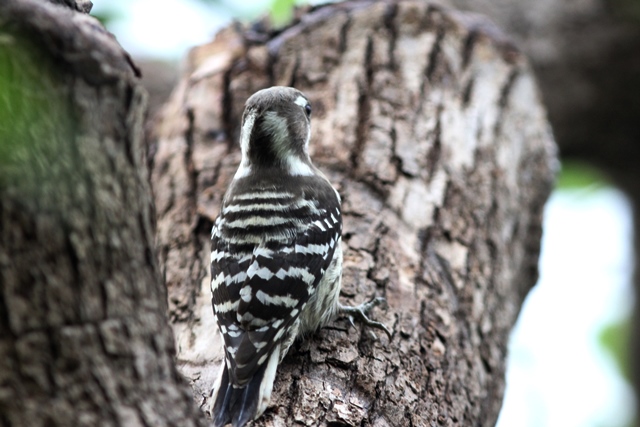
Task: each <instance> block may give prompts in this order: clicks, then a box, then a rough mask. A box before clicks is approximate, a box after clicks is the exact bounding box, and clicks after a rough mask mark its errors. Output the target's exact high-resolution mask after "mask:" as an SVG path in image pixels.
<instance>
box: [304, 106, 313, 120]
mask: <svg viewBox="0 0 640 427" xmlns="http://www.w3.org/2000/svg"><path fill="white" fill-rule="evenodd" d="M304 112H305V113H307V117H311V104H307V105H305V106H304Z"/></svg>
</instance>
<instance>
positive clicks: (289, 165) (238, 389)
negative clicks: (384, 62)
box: [210, 86, 391, 427]
mask: <svg viewBox="0 0 640 427" xmlns="http://www.w3.org/2000/svg"><path fill="white" fill-rule="evenodd" d="M311 111H312V109H311V104H310V102H309V99H308V98H307V97H306V96H305V95H304V94H303V93H302V92H300V91H298V90H297V89H294V88H291V87H284V86H274V87H270V88H267V89H262V90H260V91H258V92H256V93H254V94H253V95H252V96H251V97H249V98H248V99H247V101H246V103H245V108H244V113H243V115H242V122H241V129H240V150H241V153H242V159H241V162H240V165H239V167H238V169H237V172H236V173H235V175H234V177H233V180H232V182H231V184H230V185H229V188H228V189H227V192H226V193H225V196H224V198H223V202H222V207H221V210H220V213H219V215H218V217H217V218H216V220H215V221H214V224H213V228H212V231H211V293H212V305H213V312H214V315H215V318H216V322H217V325H218V328H219V330H220V333H221V335H222V343H223V347H224V355H225V358H224V362H223V363H222V366H221V371H220V374H219V375H218V377H217V380H216V383H215V385H214V387H213V391H212V395H211V399H210V411H211V415H212V417H213V421H214V426H216V427H220V426H224V425H227V424H229V423H231V424H232V425H233V427H242V426H244V425H246V424H247V423H248V422H250V421H251V420H255V419H256V418H258V417H260V415H262V413H263V412H264V411H265V410H266V408H267V406H268V404H269V401H270V399H271V391H272V388H273V383H274V379H275V375H276V370H277V367H278V364H279V363H280V362H281V361H282V359H283V358H284V357H285V355H286V354H287V352H288V350H289V348H290V347H291V345H292V344H293V342H294V340H295V339H296V338H297V337H299V336H304V335H305V334H309V333H312V332H314V331H316V330H317V329H319V328H320V327H322V326H324V325H326V324H327V323H328V322H330V321H331V319H332V318H333V317H334V316H335V315H336V314H337V313H338V312H340V313H342V314H345V315H347V316H350V318H351V317H352V316H357V317H359V318H360V319H361V320H362V321H364V322H365V324H368V325H370V326H374V327H379V328H381V329H383V330H385V332H387V334H389V336H391V335H390V331H389V330H388V329H387V328H386V326H385V325H383V324H382V323H379V322H375V321H372V320H370V319H368V318H367V317H366V314H365V313H366V311H367V310H369V309H370V308H371V307H373V306H375V305H377V304H378V303H380V301H381V299H380V298H375V299H374V300H372V301H370V302H369V303H366V304H364V305H362V306H358V307H348V306H342V305H341V304H340V303H339V301H338V296H339V293H340V282H341V275H342V247H341V241H342V212H341V206H340V204H341V198H340V195H339V193H338V192H337V191H336V189H335V188H334V187H333V186H332V185H331V183H330V182H329V180H328V179H327V177H326V176H325V175H324V174H323V173H322V172H321V171H320V170H319V169H318V168H316V167H315V166H314V165H313V163H312V162H311V159H310V157H309V140H310V138H311Z"/></svg>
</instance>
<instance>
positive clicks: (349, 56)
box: [150, 1, 556, 426]
mask: <svg viewBox="0 0 640 427" xmlns="http://www.w3.org/2000/svg"><path fill="white" fill-rule="evenodd" d="M271 85H288V86H295V87H296V88H298V89H300V90H302V91H303V92H305V93H306V94H307V95H308V97H309V98H310V100H311V103H312V105H313V119H312V140H311V151H312V153H311V154H312V159H314V162H315V163H316V165H318V166H319V167H320V168H321V169H322V170H323V171H324V172H325V173H326V174H327V176H328V177H329V179H330V180H331V182H332V183H334V185H335V186H336V187H337V188H338V190H339V192H340V194H341V196H342V198H343V212H344V237H343V241H344V243H343V249H344V251H345V262H344V274H343V285H342V286H343V288H342V293H341V301H342V302H343V303H346V304H350V305H355V304H359V303H361V302H364V301H367V300H369V299H370V298H371V297H373V296H383V297H385V298H386V299H387V301H388V306H387V307H386V308H384V309H376V310H375V311H374V312H373V317H374V318H375V319H376V320H380V321H383V322H385V323H386V324H387V325H388V326H389V327H391V328H392V329H393V331H394V333H393V337H392V339H391V340H389V339H388V338H387V337H386V336H384V335H382V334H378V336H377V337H374V336H372V335H371V334H370V333H369V331H367V330H364V331H363V330H362V329H361V327H360V326H357V327H356V328H355V329H353V328H350V327H349V324H348V322H347V321H346V320H344V319H338V320H336V321H335V322H334V323H332V324H331V325H330V326H328V327H326V328H324V329H322V330H321V331H319V332H318V333H317V334H315V335H313V336H311V337H308V338H307V339H306V340H304V341H301V342H299V343H297V344H295V345H294V348H293V349H292V350H291V351H290V353H289V355H288V356H287V357H286V358H285V360H284V361H283V364H282V365H281V366H280V368H279V372H278V375H277V377H276V384H275V389H274V396H273V398H272V402H271V405H270V407H269V409H268V410H267V412H266V413H265V415H264V416H263V417H262V418H261V419H260V420H259V421H258V422H256V423H255V425H257V426H263V425H264V426H266V425H283V426H284V425H310V426H312V425H334V426H337V425H344V426H359V425H372V426H387V425H389V426H409V425H411V426H426V425H446V426H455V425H459V426H492V425H494V424H495V420H496V418H497V416H498V412H499V409H500V405H501V402H502V394H503V390H504V368H505V358H506V347H507V341H508V337H509V332H510V330H511V327H512V326H513V324H514V322H515V320H516V317H517V315H518V312H519V309H520V306H521V304H522V301H523V299H524V297H525V296H526V294H527V292H528V291H529V289H530V288H531V287H532V286H533V285H534V284H535V281H536V279H537V261H538V254H539V244H540V236H541V216H542V209H543V205H544V203H545V201H546V199H547V196H548V194H549V192H550V190H551V186H552V182H553V177H554V173H555V168H556V160H555V149H554V147H555V145H554V142H553V138H552V135H551V130H550V126H549V123H548V122H547V118H546V113H545V110H544V108H543V107H542V104H541V100H540V96H539V93H538V90H537V87H536V83H535V81H534V78H533V73H532V70H531V68H530V66H529V64H528V62H527V60H526V59H525V58H524V56H523V55H522V54H521V53H520V52H519V51H518V50H517V49H516V48H515V47H514V46H513V45H512V44H511V43H510V42H509V40H508V39H507V38H506V37H505V36H504V35H503V34H502V33H501V32H500V31H498V30H497V29H496V27H494V26H493V25H492V24H490V23H489V22H488V21H486V20H484V19H482V18H481V17H479V16H477V15H472V14H469V13H462V12H456V11H453V10H451V9H446V8H443V7H440V6H435V5H431V4H429V3H426V2H423V1H399V2H373V1H354V2H346V3H341V4H336V5H328V6H323V7H318V8H311V9H308V10H306V11H305V12H304V13H303V14H301V15H300V16H298V18H297V19H296V21H295V22H294V23H293V24H292V25H291V26H289V27H288V28H286V29H284V30H282V31H270V30H269V29H268V28H267V27H266V26H265V25H263V24H256V25H254V26H253V27H251V28H248V29H242V28H238V27H236V26H231V27H229V28H226V29H225V30H223V31H222V32H220V33H219V34H218V36H217V37H216V39H215V40H214V41H213V42H212V43H210V44H207V45H204V46H200V47H198V48H195V49H194V50H192V51H191V53H190V56H189V60H188V64H187V67H186V70H185V72H184V74H183V75H182V77H181V79H180V81H179V83H178V85H177V87H176V89H175V91H174V93H173V95H172V97H171V99H170V101H169V102H168V103H167V105H165V107H164V108H163V110H162V112H161V114H160V116H159V117H158V119H157V122H156V126H155V127H154V130H153V136H152V138H151V145H150V147H151V164H152V170H151V182H152V185H153V191H154V195H155V201H156V210H157V239H158V250H159V256H160V263H161V266H162V269H163V271H164V274H165V277H166V282H167V286H168V293H169V315H170V319H171V322H172V325H173V328H174V333H175V337H176V343H177V350H178V353H177V359H178V366H179V368H180V369H181V371H182V372H183V373H184V375H185V376H186V377H187V378H188V379H189V380H190V381H191V383H192V386H193V388H194V392H195V397H196V400H197V402H198V404H200V405H201V406H202V407H203V408H206V407H207V405H206V401H207V399H208V397H209V394H210V391H211V387H212V384H213V381H214V379H215V376H216V375H217V373H218V369H219V365H220V363H221V361H222V347H221V343H220V338H219V336H218V331H217V328H216V326H215V322H214V319H213V315H212V310H211V306H210V293H209V280H210V279H209V277H208V265H209V233H210V229H211V225H212V221H213V219H214V218H215V217H216V215H217V213H218V210H219V207H220V204H221V201H222V196H223V194H224V191H225V189H226V188H227V186H228V184H229V182H230V180H231V178H232V176H233V174H234V172H235V169H236V168H237V165H238V163H239V160H240V150H239V147H238V144H237V139H238V130H239V121H240V117H241V114H242V110H243V104H244V101H245V100H246V99H247V98H248V97H249V96H250V95H251V94H252V93H254V92H255V91H257V90H259V89H261V88H264V87H268V86H271Z"/></svg>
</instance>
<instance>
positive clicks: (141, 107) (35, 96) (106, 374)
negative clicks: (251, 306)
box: [0, 0, 205, 427]
mask: <svg viewBox="0 0 640 427" xmlns="http://www.w3.org/2000/svg"><path fill="white" fill-rule="evenodd" d="M58 3H60V5H56V4H53V3H48V2H42V1H32V0H21V1H15V0H4V1H2V2H0V425H2V426H14V427H15V426H29V427H32V426H92V427H93V426H194V425H205V422H204V420H203V417H202V415H201V413H200V411H199V410H198V409H197V406H196V405H194V404H193V400H192V394H191V390H190V389H189V386H188V384H187V383H186V382H185V381H184V379H183V378H182V376H181V375H180V374H179V373H178V371H177V370H176V367H175V364H174V361H173V356H174V354H175V352H174V342H173V337H172V334H171V330H170V328H169V326H168V322H167V317H166V309H167V304H166V289H165V288H164V286H163V284H162V277H161V276H160V269H159V266H158V262H157V257H156V251H155V247H154V216H153V215H154V212H153V203H152V198H151V192H150V188H149V184H148V169H147V168H146V150H145V149H144V144H143V140H142V124H143V116H144V112H145V108H146V107H145V95H144V93H143V90H141V87H140V85H139V83H138V79H137V71H136V68H135V66H133V64H132V63H131V62H130V60H129V58H128V56H127V54H126V53H125V52H124V51H123V50H122V49H121V47H120V46H119V45H118V44H117V42H116V41H115V39H114V38H113V37H112V36H111V35H110V34H109V33H107V32H106V31H104V29H102V27H101V25H100V24H99V23H98V22H97V21H96V20H95V19H93V18H91V17H89V16H87V15H84V14H82V13H79V12H76V11H74V10H72V9H76V10H84V11H86V7H85V6H86V5H85V6H82V5H81V3H82V4H85V3H87V2H78V3H77V4H76V3H74V2H71V1H69V0H65V1H59V2H58ZM64 4H67V5H71V6H73V7H72V8H68V7H64V6H62V5H64Z"/></svg>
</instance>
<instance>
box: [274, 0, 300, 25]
mask: <svg viewBox="0 0 640 427" xmlns="http://www.w3.org/2000/svg"><path fill="white" fill-rule="evenodd" d="M295 5H296V0H273V2H271V8H270V11H269V14H270V16H271V22H272V23H273V26H274V27H276V28H280V27H284V26H285V25H287V24H289V23H290V22H291V20H292V19H293V9H294V7H295Z"/></svg>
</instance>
